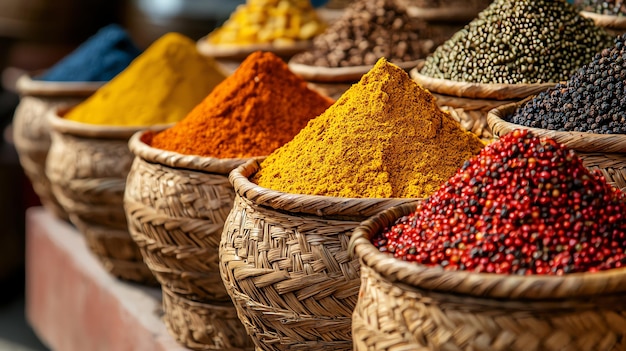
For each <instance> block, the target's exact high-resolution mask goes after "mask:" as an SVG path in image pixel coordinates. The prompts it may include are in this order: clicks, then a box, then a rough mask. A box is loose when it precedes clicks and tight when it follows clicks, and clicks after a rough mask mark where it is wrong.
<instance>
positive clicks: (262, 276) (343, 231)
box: [220, 159, 416, 351]
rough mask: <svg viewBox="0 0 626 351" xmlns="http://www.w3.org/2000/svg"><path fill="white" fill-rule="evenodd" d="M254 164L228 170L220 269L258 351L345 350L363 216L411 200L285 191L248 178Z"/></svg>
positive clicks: (355, 290) (349, 346)
mask: <svg viewBox="0 0 626 351" xmlns="http://www.w3.org/2000/svg"><path fill="white" fill-rule="evenodd" d="M259 162H261V159H254V160H250V161H248V162H247V163H246V164H244V165H242V166H240V167H238V168H236V169H235V170H233V171H232V172H231V173H230V177H229V179H230V182H231V184H233V187H234V189H235V192H236V196H235V202H234V205H233V209H232V210H231V212H230V214H229V216H228V218H227V219H226V223H225V224H224V231H223V233H222V239H221V243H220V272H221V274H222V279H223V281H224V284H225V285H226V289H227V291H228V293H229V295H230V297H231V298H232V300H233V302H234V303H235V307H236V308H237V311H238V314H239V318H240V319H241V321H242V322H243V324H244V326H245V327H246V329H247V331H248V334H249V335H250V336H251V337H252V339H253V341H254V343H255V345H256V347H257V350H329V351H330V350H333V351H334V350H352V335H351V323H352V317H351V316H352V311H353V309H354V306H355V304H356V301H357V297H358V290H359V284H360V278H359V265H358V261H357V260H356V259H350V258H349V257H348V251H347V249H348V243H349V240H350V235H351V233H352V230H353V229H354V228H355V227H356V226H357V225H358V224H359V223H360V222H361V221H362V220H364V219H365V218H367V217H369V216H371V215H373V214H375V213H377V212H379V211H381V210H383V209H385V208H388V207H391V206H393V205H398V204H402V203H409V202H415V201H416V199H349V198H335V197H325V196H312V195H298V194H287V193H282V192H278V191H273V190H270V189H266V188H262V187H260V186H258V185H256V184H254V183H252V182H251V181H250V180H249V177H251V176H252V175H254V174H255V173H256V172H257V171H258V169H259V167H260V164H259Z"/></svg>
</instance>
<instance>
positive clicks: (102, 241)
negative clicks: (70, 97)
mask: <svg viewBox="0 0 626 351" xmlns="http://www.w3.org/2000/svg"><path fill="white" fill-rule="evenodd" d="M65 112H67V110H62V109H61V110H56V111H50V113H48V115H47V118H48V122H49V123H50V126H51V137H52V144H51V146H50V152H49V154H48V158H47V161H46V174H47V176H48V178H49V179H50V183H51V187H52V192H53V194H54V195H55V197H56V198H57V199H58V201H59V203H60V204H61V205H62V206H63V208H64V209H65V211H66V212H67V214H68V215H69V218H70V221H71V222H72V223H73V224H74V225H75V226H76V227H77V228H78V230H79V231H80V232H82V233H83V234H84V235H85V237H86V241H87V243H88V245H89V248H90V249H91V251H92V252H93V253H94V254H95V255H96V256H97V257H98V258H99V259H100V261H101V262H102V264H103V266H104V268H105V269H107V270H108V271H109V272H110V273H111V274H112V275H114V276H116V277H118V278H121V279H124V280H130V281H135V282H140V283H145V284H150V285H156V283H157V282H156V279H155V278H154V276H153V275H152V273H151V272H150V270H149V269H148V267H147V266H146V265H145V264H144V263H143V258H142V256H141V253H140V252H139V248H138V247H137V245H136V244H135V243H134V242H133V240H132V238H131V236H130V234H129V233H128V224H127V221H126V216H125V213H124V206H123V197H124V188H125V185H126V177H127V175H128V171H129V170H130V166H131V162H132V160H133V154H132V153H131V152H130V150H129V149H128V139H129V138H130V137H131V135H133V134H134V133H135V132H137V131H138V130H140V129H145V128H143V127H113V126H100V125H91V124H85V123H78V122H74V121H68V120H65V119H63V118H62V116H63V115H64V114H65ZM152 128H154V129H160V128H164V127H159V126H154V127H152Z"/></svg>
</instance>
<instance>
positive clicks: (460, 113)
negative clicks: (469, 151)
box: [410, 60, 556, 139]
mask: <svg viewBox="0 0 626 351" xmlns="http://www.w3.org/2000/svg"><path fill="white" fill-rule="evenodd" d="M423 67H424V60H421V61H420V62H419V63H418V64H417V66H416V67H415V68H413V69H412V70H411V72H410V75H411V78H413V80H415V81H416V82H418V83H419V84H420V85H421V86H423V87H424V88H426V89H428V90H429V91H430V92H431V93H432V94H433V95H434V96H435V98H436V99H437V100H436V101H437V105H439V107H440V108H441V109H442V110H444V111H448V112H450V115H451V116H452V117H453V118H454V119H455V120H456V121H458V122H459V123H460V124H461V127H463V128H464V129H465V130H467V131H470V132H473V133H475V134H477V135H478V136H479V137H481V138H483V139H491V138H493V132H492V131H491V130H490V128H489V125H488V123H487V114H488V113H489V111H491V110H492V109H494V108H497V107H498V106H502V105H506V104H509V103H512V102H516V101H520V100H522V99H524V98H527V97H528V96H531V95H535V94H538V93H540V92H542V91H544V90H548V89H549V88H551V87H553V86H555V85H556V83H537V84H479V83H467V82H457V81H453V80H448V79H440V78H433V77H429V76H426V75H423V74H421V73H420V71H421V70H422V68H423Z"/></svg>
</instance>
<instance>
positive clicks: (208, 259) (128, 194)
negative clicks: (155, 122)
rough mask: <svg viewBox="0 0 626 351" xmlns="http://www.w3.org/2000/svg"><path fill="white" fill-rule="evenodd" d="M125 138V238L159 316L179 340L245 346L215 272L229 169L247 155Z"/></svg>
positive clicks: (143, 135) (200, 345) (229, 202)
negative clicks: (152, 280)
mask: <svg viewBox="0 0 626 351" xmlns="http://www.w3.org/2000/svg"><path fill="white" fill-rule="evenodd" d="M150 137H151V132H149V131H140V132H137V133H135V134H134V135H133V136H132V137H131V138H130V141H129V142H128V147H129V148H130V150H131V152H132V153H133V154H134V161H133V163H132V166H131V168H130V171H129V173H128V177H127V180H126V188H125V192H124V209H125V211H126V217H127V219H128V229H129V231H130V234H131V237H132V238H133V240H134V241H135V243H136V244H137V245H138V247H139V249H140V251H141V254H142V255H143V260H144V262H145V263H146V265H147V266H148V268H149V269H150V270H151V271H152V273H153V274H154V276H155V277H156V278H157V280H158V281H159V283H160V284H161V287H162V289H163V292H164V300H163V308H164V312H165V315H164V320H165V323H166V325H167V327H168V330H169V332H170V333H171V334H172V335H173V336H174V337H175V338H176V339H177V340H178V342H180V343H181V344H183V345H185V346H187V347H190V348H192V349H201V350H222V349H224V348H227V349H228V350H246V349H252V348H253V344H252V340H251V339H250V338H249V337H248V336H247V334H246V330H245V328H244V327H243V325H242V324H241V322H240V321H239V319H238V318H237V312H236V310H235V307H234V306H233V303H232V301H231V300H230V297H229V296H228V294H227V292H226V288H225V287H224V283H222V279H221V277H220V273H219V266H218V261H219V252H218V251H219V242H220V237H221V234H222V229H223V227H224V221H225V219H226V217H227V216H228V213H229V212H230V210H231V208H232V206H233V199H234V197H235V191H234V190H233V188H232V185H231V184H230V183H229V181H228V174H229V172H230V171H231V170H232V169H234V168H236V167H237V166H239V165H241V164H242V163H244V162H245V161H246V159H218V158H212V157H200V156H193V155H183V154H179V153H176V152H171V151H166V150H161V149H156V148H153V147H151V146H149V145H148V144H149V143H150V141H149V139H147V138H150Z"/></svg>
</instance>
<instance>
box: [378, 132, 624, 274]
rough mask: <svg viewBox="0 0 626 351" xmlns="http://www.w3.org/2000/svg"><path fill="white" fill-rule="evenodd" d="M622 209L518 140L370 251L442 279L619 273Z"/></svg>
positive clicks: (526, 139) (569, 157)
mask: <svg viewBox="0 0 626 351" xmlns="http://www.w3.org/2000/svg"><path fill="white" fill-rule="evenodd" d="M625 200H626V197H625V196H624V193H622V192H621V191H620V190H618V189H616V188H614V187H612V186H610V185H608V184H607V183H606V181H605V179H604V177H602V176H601V175H599V174H596V173H591V172H589V171H588V170H587V169H586V168H585V167H584V166H583V164H582V161H581V160H580V159H579V158H578V157H577V156H576V154H575V153H574V152H573V151H572V150H569V149H567V148H566V147H564V146H562V145H560V144H558V143H556V142H555V141H554V140H552V139H549V138H537V137H534V136H533V135H532V134H531V133H529V132H528V131H525V130H523V131H522V130H516V131H514V132H511V133H509V134H507V135H505V136H503V137H502V138H501V139H500V140H499V141H497V142H494V143H491V144H490V145H488V146H486V147H485V148H484V149H483V150H482V151H481V152H480V154H479V155H478V156H476V157H474V158H472V159H471V160H469V161H467V162H466V163H465V164H464V165H463V167H462V168H461V169H460V170H459V171H458V172H457V173H456V174H455V175H454V176H453V177H451V178H450V179H449V180H448V181H447V182H446V183H445V184H444V185H443V186H442V187H441V188H440V189H439V190H438V191H437V192H436V193H434V194H433V195H432V196H431V197H430V198H429V199H428V200H427V201H425V202H423V203H420V204H418V207H417V209H416V211H415V212H414V213H412V214H411V215H409V216H405V217H403V218H400V219H399V220H398V221H397V222H396V223H395V224H394V225H393V226H392V227H391V228H390V229H389V230H387V231H385V232H384V233H383V234H382V237H379V238H374V239H373V243H374V244H375V245H376V246H377V247H379V248H380V250H381V251H384V252H389V253H391V254H393V255H394V257H396V258H399V259H402V260H406V261H411V262H417V263H421V264H425V265H440V266H442V267H444V269H447V270H467V271H472V272H486V273H500V274H520V275H529V274H552V275H562V274H566V273H575V272H595V271H599V270H606V269H611V268H619V267H622V266H623V265H624V264H626V255H625V254H624V249H625V247H624V243H626V240H625V239H626V217H625V216H624V214H625V213H626V201H625Z"/></svg>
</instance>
